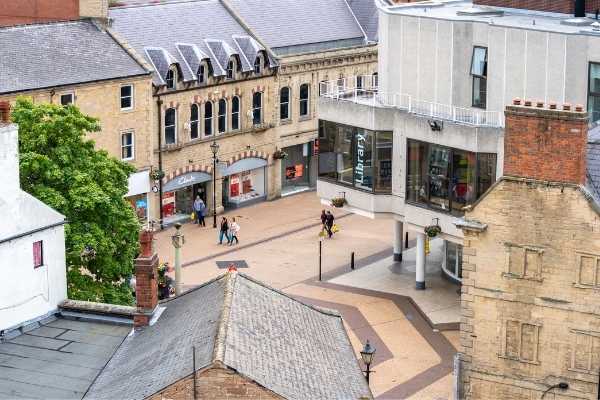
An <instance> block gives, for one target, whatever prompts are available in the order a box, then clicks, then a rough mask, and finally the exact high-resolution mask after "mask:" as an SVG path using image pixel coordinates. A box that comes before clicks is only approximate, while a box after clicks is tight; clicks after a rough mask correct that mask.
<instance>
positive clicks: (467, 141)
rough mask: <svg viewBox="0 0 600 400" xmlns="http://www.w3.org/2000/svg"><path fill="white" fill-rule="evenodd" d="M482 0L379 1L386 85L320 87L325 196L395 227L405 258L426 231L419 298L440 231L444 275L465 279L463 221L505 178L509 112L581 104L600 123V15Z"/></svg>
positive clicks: (359, 81)
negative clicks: (429, 250)
mask: <svg viewBox="0 0 600 400" xmlns="http://www.w3.org/2000/svg"><path fill="white" fill-rule="evenodd" d="M478 1H480V0H475V1H474V2H471V1H461V0H458V1H457V0H442V1H435V2H434V1H425V2H416V3H404V4H392V2H389V3H388V2H387V1H385V0H376V2H377V5H378V8H379V44H378V46H379V67H378V68H379V72H378V74H377V76H367V77H350V78H345V79H338V80H336V81H330V82H322V83H321V87H320V101H319V119H320V131H319V152H320V154H319V179H318V183H317V190H318V194H319V196H320V197H321V198H322V199H323V200H324V201H329V200H331V199H332V198H336V197H345V199H346V206H345V207H346V208H348V209H350V210H352V211H354V212H356V213H360V214H363V215H367V216H370V217H372V218H393V219H394V220H395V221H396V230H395V238H394V253H395V258H396V259H397V260H401V257H402V243H403V232H406V231H412V232H415V233H416V236H417V257H416V258H417V267H416V286H417V288H418V289H424V288H425V287H426V283H425V278H424V277H425V247H426V235H425V228H426V227H429V226H439V227H440V229H441V233H439V235H438V237H441V238H443V239H444V252H445V253H444V254H445V256H444V262H443V266H442V269H443V271H444V273H445V274H446V275H447V276H449V277H450V278H451V279H452V280H455V281H457V282H458V281H460V280H461V257H462V244H463V235H462V232H461V230H460V229H458V228H457V227H456V226H455V225H454V222H456V217H460V216H461V215H462V214H463V208H464V207H468V206H469V205H470V204H472V203H473V202H474V201H476V200H477V199H478V198H479V197H481V195H482V194H483V193H484V192H485V191H486V190H487V189H488V188H489V187H490V185H491V184H492V183H493V182H494V181H495V180H496V179H497V178H499V177H500V176H502V164H503V152H504V140H503V138H504V116H503V110H504V107H505V106H506V105H508V104H511V103H512V102H513V99H515V98H519V99H521V101H523V102H524V101H531V102H532V104H534V106H535V105H536V104H537V103H538V102H539V103H544V104H546V103H551V102H556V103H558V104H560V105H561V107H562V104H563V103H570V104H572V106H573V107H574V106H575V105H577V104H580V105H583V106H584V107H587V108H588V110H589V112H590V116H591V119H592V121H591V122H594V121H596V120H600V24H599V23H598V22H597V21H595V20H594V19H593V18H592V17H593V16H592V15H588V17H590V18H574V16H573V15H569V14H561V13H549V12H544V11H534V10H526V9H509V8H501V7H490V6H483V5H480V4H477V2H478ZM474 3H475V4H474ZM530 3H532V4H533V3H535V2H530ZM541 3H543V2H542V1H541V0H540V4H541ZM541 105H542V104H540V106H541Z"/></svg>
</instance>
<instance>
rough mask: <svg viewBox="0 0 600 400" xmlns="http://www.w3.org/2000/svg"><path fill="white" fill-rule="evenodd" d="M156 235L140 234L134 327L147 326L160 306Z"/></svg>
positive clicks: (136, 262)
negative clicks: (153, 246)
mask: <svg viewBox="0 0 600 400" xmlns="http://www.w3.org/2000/svg"><path fill="white" fill-rule="evenodd" d="M153 240H154V233H153V232H151V231H147V230H143V231H142V232H140V255H139V257H138V258H136V259H135V300H136V303H137V311H136V313H135V315H134V317H133V326H134V327H136V328H138V327H141V326H147V325H148V324H149V323H150V320H151V319H152V316H153V315H154V312H155V310H156V307H157V305H158V282H157V277H158V255H157V254H156V253H155V252H154V250H153V248H152V241H153Z"/></svg>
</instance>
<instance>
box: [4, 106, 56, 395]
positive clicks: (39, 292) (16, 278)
mask: <svg viewBox="0 0 600 400" xmlns="http://www.w3.org/2000/svg"><path fill="white" fill-rule="evenodd" d="M8 106H9V105H8V103H7V102H0V170H1V171H2V188H1V190H0V220H1V221H2V223H1V224H0V274H1V275H2V283H3V289H2V291H1V292H0V341H1V340H2V339H3V338H5V337H7V336H9V335H10V332H11V331H13V330H15V329H18V328H19V327H20V326H21V325H27V324H31V323H34V321H36V320H38V319H42V318H45V317H47V316H48V315H50V314H53V313H55V312H56V311H57V309H58V305H59V304H60V303H61V302H62V301H63V300H65V299H66V297H67V279H66V278H67V276H66V261H65V228H64V225H65V224H66V222H67V221H66V219H65V216H64V215H62V214H60V213H59V212H57V211H55V210H53V209H52V208H51V207H49V206H47V205H46V204H44V203H42V202H41V201H40V200H38V199H36V198H35V197H33V196H31V195H30V194H28V193H26V192H25V191H23V190H21V185H20V180H19V144H18V127H17V125H15V124H11V123H9V118H8V115H9V113H8ZM0 375H2V373H1V372H0ZM0 386H1V384H0ZM0 391H1V389H0ZM0 397H1V395H0Z"/></svg>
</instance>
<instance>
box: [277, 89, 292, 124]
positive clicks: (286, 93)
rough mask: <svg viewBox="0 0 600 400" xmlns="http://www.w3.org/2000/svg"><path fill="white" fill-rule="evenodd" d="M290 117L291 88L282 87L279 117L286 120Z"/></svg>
mask: <svg viewBox="0 0 600 400" xmlns="http://www.w3.org/2000/svg"><path fill="white" fill-rule="evenodd" d="M289 118H290V88H289V87H287V86H286V87H282V88H281V90H280V91H279V119H280V120H282V121H284V120H286V119H289Z"/></svg>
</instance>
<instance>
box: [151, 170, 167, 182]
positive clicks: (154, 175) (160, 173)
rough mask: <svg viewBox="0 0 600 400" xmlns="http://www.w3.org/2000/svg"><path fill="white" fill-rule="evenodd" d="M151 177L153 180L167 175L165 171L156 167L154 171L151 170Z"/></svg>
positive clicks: (158, 179)
mask: <svg viewBox="0 0 600 400" xmlns="http://www.w3.org/2000/svg"><path fill="white" fill-rule="evenodd" d="M150 177H151V178H152V180H155V181H160V180H161V179H162V178H164V177H165V172H164V171H161V170H160V169H155V170H153V171H152V172H150Z"/></svg>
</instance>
